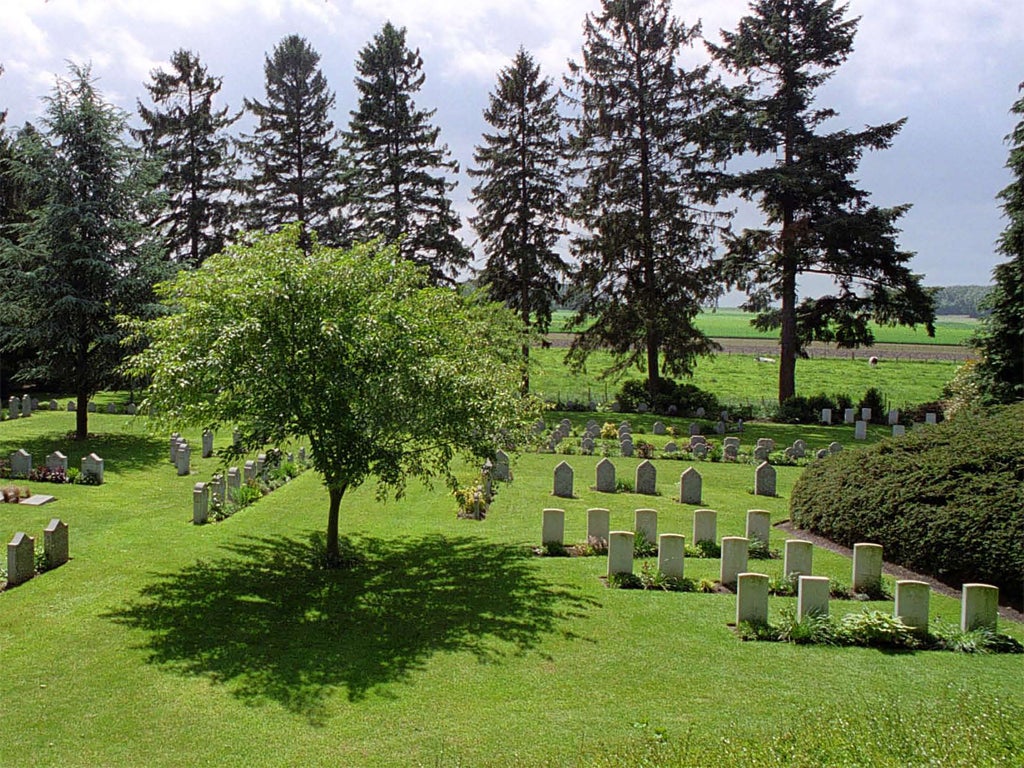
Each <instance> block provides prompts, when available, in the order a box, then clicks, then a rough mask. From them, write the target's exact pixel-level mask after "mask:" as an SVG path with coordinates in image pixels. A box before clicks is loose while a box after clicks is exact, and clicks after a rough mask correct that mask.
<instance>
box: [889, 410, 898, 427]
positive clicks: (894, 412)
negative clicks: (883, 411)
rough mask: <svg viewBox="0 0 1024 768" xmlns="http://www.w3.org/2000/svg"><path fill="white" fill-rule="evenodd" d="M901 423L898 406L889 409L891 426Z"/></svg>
mask: <svg viewBox="0 0 1024 768" xmlns="http://www.w3.org/2000/svg"><path fill="white" fill-rule="evenodd" d="M899 423H900V412H899V409H898V408H893V409H892V410H890V411H889V426H890V427H891V426H892V425H893V424H899Z"/></svg>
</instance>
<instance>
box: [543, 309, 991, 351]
mask: <svg viewBox="0 0 1024 768" xmlns="http://www.w3.org/2000/svg"><path fill="white" fill-rule="evenodd" d="M571 316H572V313H571V312H570V311H568V310H559V311H557V312H555V313H553V317H552V322H551V331H552V332H553V333H560V332H564V331H565V330H566V326H567V324H568V322H569V318H570V317H571ZM750 319H751V315H750V314H749V313H747V312H744V311H742V310H739V309H731V308H729V309H718V310H715V311H713V312H712V311H707V312H704V313H702V314H701V315H700V317H699V319H698V322H697V325H698V327H699V328H700V329H701V330H702V331H704V333H706V334H707V335H708V336H711V337H712V338H717V339H773V338H777V337H778V333H764V332H761V331H757V330H755V329H754V328H753V327H752V326H751V325H750ZM977 322H978V321H977V320H974V319H972V318H969V317H961V316H959V315H944V316H942V317H940V318H938V320H937V321H936V323H935V336H934V338H932V337H929V336H928V334H927V333H926V332H925V330H924V328H920V327H919V328H916V329H914V328H904V327H902V326H898V327H895V328H890V327H888V326H878V325H874V326H873V327H872V331H873V333H874V334H875V340H876V341H877V342H878V343H880V344H947V345H948V344H963V343H964V342H965V341H967V339H969V338H970V337H971V334H973V333H974V330H975V328H976V327H977Z"/></svg>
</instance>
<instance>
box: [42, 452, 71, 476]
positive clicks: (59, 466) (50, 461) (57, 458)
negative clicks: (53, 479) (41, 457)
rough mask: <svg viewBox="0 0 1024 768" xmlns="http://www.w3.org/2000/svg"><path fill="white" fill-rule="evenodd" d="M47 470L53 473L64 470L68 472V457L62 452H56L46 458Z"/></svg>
mask: <svg viewBox="0 0 1024 768" xmlns="http://www.w3.org/2000/svg"><path fill="white" fill-rule="evenodd" d="M46 468H47V469H48V470H50V471H51V472H58V471H61V470H63V471H64V472H67V471H68V457H67V456H65V455H64V454H63V453H61V452H60V451H54V452H53V453H51V454H50V455H49V456H47V457H46Z"/></svg>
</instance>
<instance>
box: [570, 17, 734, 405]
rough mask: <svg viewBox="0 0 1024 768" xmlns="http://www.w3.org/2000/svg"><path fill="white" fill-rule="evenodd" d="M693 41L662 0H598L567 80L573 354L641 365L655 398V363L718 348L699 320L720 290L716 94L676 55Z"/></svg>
mask: <svg viewBox="0 0 1024 768" xmlns="http://www.w3.org/2000/svg"><path fill="white" fill-rule="evenodd" d="M698 36H699V27H698V26H692V27H688V26H686V25H685V24H683V23H681V22H680V21H678V20H677V19H675V18H674V17H672V15H671V10H670V3H669V2H668V0H628V1H626V2H622V1H621V0H603V2H602V4H601V10H600V11H599V12H598V13H595V14H588V15H587V18H586V21H585V24H584V43H583V59H582V63H576V62H570V63H569V75H568V76H567V78H566V90H567V91H568V94H569V97H570V101H571V103H572V104H573V106H574V107H575V109H576V114H575V116H573V118H572V119H571V120H570V125H571V134H570V137H569V150H570V151H569V157H570V160H571V162H572V164H573V167H572V170H573V171H574V173H575V176H576V183H575V185H574V187H573V189H572V195H573V201H572V209H571V215H572V218H573V219H574V220H575V222H576V223H577V224H578V225H579V227H580V229H581V233H580V234H579V235H577V236H575V237H574V238H573V239H572V241H571V249H572V252H573V254H574V255H575V256H576V258H577V259H578V260H579V269H578V270H577V272H576V275H575V280H574V282H575V287H576V290H577V291H578V293H579V295H580V296H581V297H582V298H581V302H582V303H581V304H580V306H579V308H578V312H577V313H576V315H575V316H574V323H575V324H576V325H577V326H578V327H580V328H582V330H581V332H580V333H579V334H578V335H577V337H576V340H575V342H574V343H573V345H572V347H571V349H570V353H569V360H570V362H571V363H573V364H575V365H576V366H581V365H582V364H583V363H584V361H585V360H586V358H587V356H588V355H589V354H590V353H591V352H592V351H594V350H596V349H602V348H608V349H610V350H611V351H612V352H613V354H614V355H615V357H616V363H615V365H614V366H613V367H612V369H611V371H619V370H622V369H625V368H626V367H629V366H637V367H639V368H641V369H645V370H646V372H647V376H648V385H649V394H650V397H651V399H652V401H653V399H654V398H655V396H656V394H657V392H658V390H659V379H660V376H661V373H662V372H664V373H666V374H688V373H690V372H691V371H692V368H693V365H694V363H695V361H696V358H697V356H698V355H704V354H709V353H711V352H712V351H713V349H714V348H715V344H714V343H713V342H712V341H711V340H710V339H709V338H707V336H705V335H704V334H703V333H702V332H701V331H700V330H699V329H698V328H697V327H696V325H695V319H696V317H697V315H698V313H699V312H700V310H701V306H702V304H704V303H708V302H711V301H713V299H714V298H715V297H717V295H718V294H719V288H718V284H717V280H716V278H715V276H714V274H713V271H712V256H713V250H714V242H715V239H716V237H717V235H718V229H719V225H720V224H721V220H722V215H720V214H716V213H715V212H714V211H713V210H711V208H710V207H709V205H710V204H711V203H713V201H714V200H715V199H716V192H715V185H714V183H713V182H714V174H713V173H712V170H711V162H712V160H713V159H714V155H713V153H712V151H711V144H710V138H711V134H710V133H709V124H708V123H709V120H710V117H711V115H712V114H713V107H714V106H715V103H716V93H717V91H718V90H719V89H718V87H717V85H716V82H715V81H714V80H713V79H712V78H711V76H710V72H709V68H708V67H707V66H700V67H695V68H693V69H691V70H689V71H687V70H684V69H682V68H681V67H680V66H679V65H678V63H677V60H678V58H679V56H680V54H681V53H683V51H684V50H685V49H686V48H687V47H689V46H691V45H692V44H693V42H694V41H695V40H696V39H697V38H698ZM590 321H592V324H590V325H589V326H588V325H587V323H588V322H590Z"/></svg>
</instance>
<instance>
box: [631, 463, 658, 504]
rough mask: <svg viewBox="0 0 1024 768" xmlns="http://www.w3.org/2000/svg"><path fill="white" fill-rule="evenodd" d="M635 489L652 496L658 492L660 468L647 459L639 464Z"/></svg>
mask: <svg viewBox="0 0 1024 768" xmlns="http://www.w3.org/2000/svg"><path fill="white" fill-rule="evenodd" d="M634 490H635V491H636V492H637V493H644V494H647V495H650V496H653V495H655V494H656V493H657V492H658V470H657V469H655V467H654V464H652V463H651V462H650V461H648V460H646V459H644V460H643V461H641V462H640V464H638V465H637V468H636V482H635V484H634Z"/></svg>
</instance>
